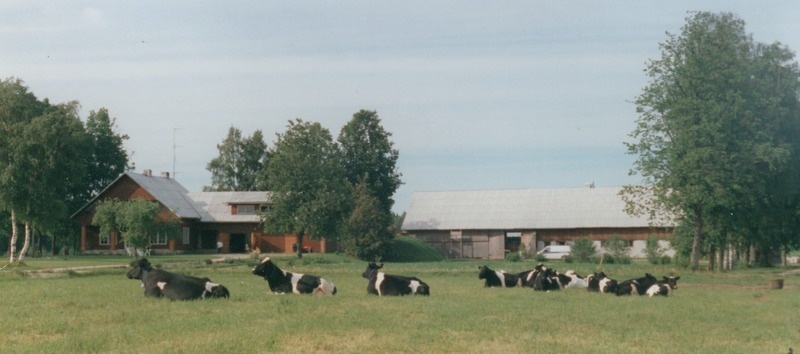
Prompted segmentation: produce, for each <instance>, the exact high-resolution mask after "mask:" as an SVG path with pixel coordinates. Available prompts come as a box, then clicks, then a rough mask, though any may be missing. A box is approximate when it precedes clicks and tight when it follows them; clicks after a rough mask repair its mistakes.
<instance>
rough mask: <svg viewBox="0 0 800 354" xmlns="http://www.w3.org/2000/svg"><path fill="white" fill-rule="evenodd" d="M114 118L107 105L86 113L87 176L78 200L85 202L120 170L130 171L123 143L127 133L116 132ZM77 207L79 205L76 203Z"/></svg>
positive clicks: (109, 182)
mask: <svg viewBox="0 0 800 354" xmlns="http://www.w3.org/2000/svg"><path fill="white" fill-rule="evenodd" d="M116 122H117V119H116V118H111V117H110V116H109V114H108V109H107V108H100V109H99V110H97V111H91V112H89V117H88V118H87V119H86V133H87V135H88V139H89V141H88V143H89V150H90V151H89V154H88V155H87V161H86V166H87V177H86V183H85V185H84V187H85V189H86V190H85V192H84V194H85V195H81V196H80V197H81V198H80V199H82V200H80V202H81V203H86V202H88V201H89V200H90V199H91V198H92V197H94V196H96V195H97V194H98V193H100V192H101V191H102V190H103V188H105V187H106V186H108V185H109V184H111V182H113V181H114V180H115V179H117V178H118V177H119V176H120V175H121V174H122V173H123V172H125V171H126V170H130V168H131V166H130V165H129V163H128V152H127V151H126V150H125V147H124V143H125V141H126V140H128V135H127V134H122V133H118V132H117V131H116V129H115V128H116V125H117V123H116ZM78 207H80V205H78Z"/></svg>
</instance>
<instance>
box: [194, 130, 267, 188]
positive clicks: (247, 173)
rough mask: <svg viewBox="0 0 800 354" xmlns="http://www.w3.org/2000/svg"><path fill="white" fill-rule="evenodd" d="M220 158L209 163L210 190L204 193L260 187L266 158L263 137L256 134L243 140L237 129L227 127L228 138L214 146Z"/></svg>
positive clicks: (257, 132)
mask: <svg viewBox="0 0 800 354" xmlns="http://www.w3.org/2000/svg"><path fill="white" fill-rule="evenodd" d="M217 150H219V156H218V157H216V158H214V159H213V160H211V162H209V163H208V165H207V166H206V169H207V170H208V171H210V172H211V186H206V187H205V188H204V189H205V190H207V191H254V190H258V189H262V188H263V185H262V186H260V185H259V182H260V180H259V177H260V173H261V171H262V170H263V169H264V168H265V166H266V164H267V162H268V160H269V157H268V155H267V144H266V143H265V142H264V135H263V134H262V133H261V131H260V130H256V131H255V132H254V133H253V135H252V136H251V137H249V138H242V132H241V130H239V129H238V128H235V127H230V128H229V129H228V136H227V137H225V140H223V141H222V143H221V144H217Z"/></svg>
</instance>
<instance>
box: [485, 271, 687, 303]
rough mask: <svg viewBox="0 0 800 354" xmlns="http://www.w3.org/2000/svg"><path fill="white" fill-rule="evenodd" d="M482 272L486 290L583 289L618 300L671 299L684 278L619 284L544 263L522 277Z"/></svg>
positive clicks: (649, 277) (598, 275)
mask: <svg viewBox="0 0 800 354" xmlns="http://www.w3.org/2000/svg"><path fill="white" fill-rule="evenodd" d="M478 270H479V273H478V279H484V286H485V287H495V286H497V287H506V288H510V287H528V288H533V290H534V291H551V290H562V289H565V288H583V289H586V290H587V291H592V292H600V293H606V294H616V295H617V296H621V295H647V296H650V297H653V296H657V295H663V296H670V295H672V291H673V290H675V289H677V288H678V280H679V279H680V278H681V277H679V276H674V275H671V276H668V277H663V279H661V280H659V279H658V278H656V277H654V276H653V275H651V274H650V273H645V275H644V277H641V278H637V279H628V280H625V281H622V282H618V281H616V280H614V279H611V278H609V277H608V276H606V274H605V273H603V272H600V273H593V274H590V275H588V276H586V277H585V278H584V277H581V276H580V275H578V274H575V271H572V270H568V271H566V272H565V273H563V274H562V273H559V272H557V271H556V270H555V269H552V268H548V267H546V266H545V265H544V264H541V263H539V264H538V265H537V266H536V267H534V268H533V269H531V270H526V271H524V272H520V273H508V272H505V271H502V270H501V271H494V270H492V269H489V267H485V266H480V267H478Z"/></svg>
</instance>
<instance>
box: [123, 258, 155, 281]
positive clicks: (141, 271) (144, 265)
mask: <svg viewBox="0 0 800 354" xmlns="http://www.w3.org/2000/svg"><path fill="white" fill-rule="evenodd" d="M151 270H153V266H152V265H151V264H150V261H148V260H147V258H142V259H140V260H138V261H136V262H133V263H132V264H131V270H129V271H128V279H142V278H144V275H145V274H146V273H147V272H149V271H151Z"/></svg>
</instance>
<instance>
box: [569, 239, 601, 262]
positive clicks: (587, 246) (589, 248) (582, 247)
mask: <svg viewBox="0 0 800 354" xmlns="http://www.w3.org/2000/svg"><path fill="white" fill-rule="evenodd" d="M596 252H597V250H596V249H595V247H594V242H592V240H591V239H590V238H588V237H581V238H579V239H577V240H575V244H573V245H572V256H573V257H574V260H576V261H579V262H588V261H589V258H591V257H592V256H594V254H595V253H596Z"/></svg>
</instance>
